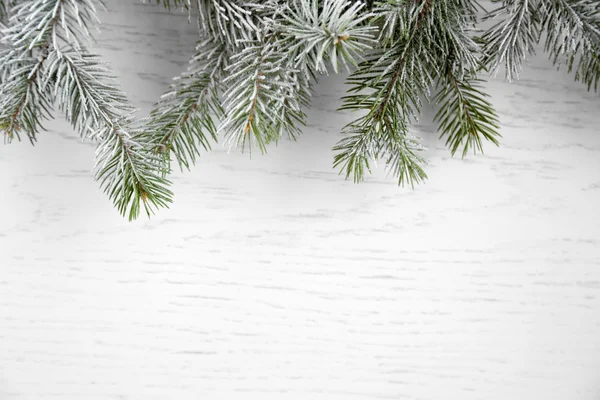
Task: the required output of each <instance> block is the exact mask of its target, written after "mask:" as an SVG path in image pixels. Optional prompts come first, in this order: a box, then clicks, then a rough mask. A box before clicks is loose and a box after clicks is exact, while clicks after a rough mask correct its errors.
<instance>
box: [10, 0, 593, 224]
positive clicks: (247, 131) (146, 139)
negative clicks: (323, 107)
mask: <svg viewBox="0 0 600 400" xmlns="http://www.w3.org/2000/svg"><path fill="white" fill-rule="evenodd" d="M155 3H157V4H159V5H161V6H163V7H165V8H167V9H179V10H183V11H184V12H186V13H188V16H189V19H190V20H192V19H195V20H196V21H197V25H198V31H199V39H198V42H197V47H196V53H195V54H194V56H193V57H192V58H191V60H190V68H189V70H188V71H186V72H185V73H183V74H182V75H181V76H178V77H177V78H175V81H174V83H173V85H172V86H171V88H170V90H169V92H168V93H166V94H165V95H163V96H162V98H161V99H160V101H159V102H158V103H157V104H156V106H155V108H154V109H153V110H152V112H151V113H150V115H149V116H148V117H147V118H144V119H141V120H140V119H135V118H134V117H133V112H134V111H135V108H134V107H133V105H132V104H131V103H130V102H129V101H128V100H127V98H126V96H125V95H124V94H123V92H122V91H121V90H120V89H119V87H118V85H117V84H116V83H115V81H116V79H115V76H114V74H113V73H112V72H111V71H110V70H109V69H107V67H106V66H105V63H104V62H103V61H102V60H101V58H100V57H99V56H98V55H96V54H94V53H92V52H91V51H90V49H89V45H90V42H91V39H92V37H91V34H90V31H91V30H92V28H96V26H97V25H98V24H99V20H98V18H97V9H98V8H103V7H105V5H104V4H103V2H102V0H0V132H2V134H3V136H4V140H5V142H10V141H11V140H13V139H14V138H17V139H19V140H20V138H21V136H27V138H28V139H29V140H30V141H31V142H32V143H34V142H35V141H36V140H37V134H38V132H39V131H41V130H44V128H43V122H44V121H45V120H47V119H49V118H51V117H52V111H53V109H58V110H60V111H61V112H62V113H63V114H64V115H65V117H66V119H67V120H68V121H69V122H70V123H71V124H72V125H73V127H74V128H75V129H76V130H77V131H78V132H79V135H80V137H81V138H82V139H89V140H93V141H95V142H96V143H97V151H96V166H95V173H96V178H97V180H98V181H99V182H100V185H101V187H102V188H103V190H104V191H106V193H107V194H108V195H109V197H110V199H111V200H112V201H113V202H114V204H115V206H116V208H117V209H118V210H119V211H120V213H121V214H123V215H125V216H127V217H128V218H129V219H130V220H131V219H135V218H137V217H138V216H139V214H140V212H141V211H142V209H143V210H144V211H145V213H147V214H148V215H150V214H151V213H153V212H154V211H155V210H156V209H157V208H160V207H165V206H168V205H169V203H170V202H171V201H172V192H171V191H170V189H169V186H170V182H169V180H168V179H167V177H168V175H169V173H170V172H171V161H172V160H176V162H177V164H178V165H179V167H180V168H182V169H189V168H191V167H192V166H193V165H194V163H195V162H196V160H197V159H198V157H199V156H200V155H201V154H202V152H204V151H209V150H210V148H211V145H212V144H213V143H215V142H216V141H217V139H218V138H219V137H222V138H223V139H224V140H225V141H226V142H227V143H229V144H230V145H231V146H234V147H237V148H240V149H242V150H244V149H248V150H249V151H252V149H258V151H260V152H265V151H266V148H267V146H268V145H269V144H270V143H272V142H277V141H278V140H279V139H280V138H282V137H287V138H291V139H294V138H295V137H296V136H297V135H298V134H299V133H300V132H301V129H302V126H303V125H304V124H305V123H306V114H305V110H306V108H307V107H308V106H309V104H310V97H311V93H312V88H313V85H314V84H315V82H316V80H317V79H318V78H319V76H321V75H327V74H329V73H339V72H341V71H348V72H349V73H350V75H349V77H348V79H347V81H348V82H347V83H349V85H350V88H349V90H348V93H347V95H346V96H345V97H343V102H342V107H341V109H343V110H351V111H356V115H357V117H356V119H355V120H354V121H352V122H351V123H349V124H348V125H346V126H345V127H344V128H343V130H342V134H343V137H342V139H341V140H340V141H339V143H338V144H337V145H336V146H335V147H334V151H335V155H334V166H335V167H336V168H337V169H339V170H340V172H341V173H342V174H344V175H345V176H346V178H349V177H351V178H352V179H354V181H356V182H359V181H361V180H362V179H363V178H364V176H365V174H366V173H367V172H369V171H370V165H371V163H373V162H375V161H377V160H383V161H384V162H385V164H386V166H387V167H388V168H389V169H390V170H391V171H392V172H393V174H394V175H395V176H396V177H397V179H398V183H399V184H400V185H404V184H409V185H411V186H413V185H414V184H417V183H419V182H421V181H422V180H424V179H425V178H426V174H425V171H424V169H423V165H424V164H425V159H424V158H423V155H422V154H423V150H424V148H423V146H422V145H421V143H420V139H419V138H418V137H416V136H414V135H412V134H411V132H410V125H411V124H412V123H414V122H415V121H416V120H417V118H418V116H419V114H420V111H421V108H422V103H423V101H426V102H430V103H432V104H433V105H435V107H436V108H437V114H436V116H435V121H437V123H438V125H439V131H440V134H441V137H444V138H445V139H446V144H447V146H448V147H449V148H450V151H451V153H452V154H453V155H454V154H455V153H457V152H458V153H460V154H461V155H462V156H463V157H464V156H465V155H466V154H467V153H468V152H469V151H470V150H472V151H474V152H475V153H476V152H482V151H483V150H482V149H483V141H484V140H487V141H490V142H492V143H494V144H496V145H497V144H498V140H499V138H500V134H499V132H498V130H499V122H498V117H497V115H496V112H495V110H494V108H493V106H492V104H491V102H490V99H489V96H488V95H487V94H486V93H485V92H484V91H483V89H482V87H483V85H482V83H483V82H484V78H483V77H482V76H486V75H487V76H489V75H490V74H494V73H495V72H496V71H498V69H499V68H503V69H504V71H505V75H506V79H507V80H508V81H510V80H513V79H516V78H518V74H519V71H521V69H522V66H523V63H524V62H525V61H526V59H527V57H528V56H529V55H531V54H533V53H534V49H535V48H536V46H537V45H538V44H539V43H542V44H543V49H544V51H545V52H546V53H548V55H549V56H550V59H551V61H552V62H553V63H554V65H556V66H557V67H558V66H561V65H565V66H566V69H567V70H568V72H573V73H574V76H575V79H576V80H578V81H581V82H583V83H584V84H585V85H586V86H587V89H588V90H592V89H593V90H594V91H597V89H598V80H599V79H600V2H599V1H597V0H494V1H492V7H494V8H493V9H492V10H489V11H488V10H486V9H484V8H483V7H482V6H481V5H480V4H478V3H477V2H476V1H475V0H382V1H368V0H362V1H352V0H264V1H260V0H254V1H252V0H157V1H156V2H155ZM487 20H490V22H488V23H487V24H488V25H489V26H490V27H489V28H487V29H483V28H481V24H482V23H484V22H485V21H487Z"/></svg>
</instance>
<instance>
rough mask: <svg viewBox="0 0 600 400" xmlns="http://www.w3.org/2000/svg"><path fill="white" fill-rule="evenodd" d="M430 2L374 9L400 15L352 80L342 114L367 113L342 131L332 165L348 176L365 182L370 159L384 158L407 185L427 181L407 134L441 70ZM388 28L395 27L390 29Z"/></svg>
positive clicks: (391, 3) (416, 147) (417, 147)
mask: <svg viewBox="0 0 600 400" xmlns="http://www.w3.org/2000/svg"><path fill="white" fill-rule="evenodd" d="M430 7H431V4H430V3H429V1H423V2H419V3H417V4H414V5H411V6H408V7H407V6H404V5H401V4H400V2H396V1H388V2H386V3H385V4H383V5H381V6H380V7H377V8H376V9H375V10H374V13H375V15H376V18H381V17H382V15H384V14H387V13H395V14H396V13H398V15H399V16H398V18H397V19H398V23H397V24H396V23H395V25H394V28H391V26H390V27H388V28H385V29H382V31H381V37H382V39H383V40H382V41H381V43H382V44H383V46H384V47H382V48H381V49H379V51H378V52H376V53H374V54H373V55H371V56H370V57H369V58H368V59H367V60H365V61H364V62H363V63H361V64H360V65H359V68H358V69H357V70H356V71H355V72H354V73H353V74H352V75H351V76H350V78H349V79H348V82H349V83H350V84H351V85H352V87H351V89H349V92H350V93H356V94H351V95H349V96H345V97H344V98H343V100H344V103H343V104H342V107H341V108H340V109H341V110H351V111H361V110H362V111H363V112H366V113H367V114H366V115H365V116H363V117H361V118H359V119H357V120H355V121H353V122H351V123H350V124H348V125H346V126H345V127H344V128H343V130H342V133H343V134H344V135H346V136H348V138H346V139H343V140H342V141H340V142H339V143H338V144H337V145H336V146H335V147H334V151H337V152H338V153H337V154H336V156H335V158H334V167H342V171H345V175H346V177H349V175H351V174H352V175H354V181H355V182H359V181H361V180H362V179H364V175H363V174H364V172H365V171H368V170H369V164H368V162H367V160H369V159H372V160H376V159H379V158H383V159H385V160H386V165H387V166H388V168H390V170H391V171H392V172H393V173H394V175H395V176H396V177H397V178H398V183H399V184H400V185H403V184H405V183H409V184H411V185H414V184H415V183H418V182H420V181H421V180H423V179H424V178H425V177H426V175H425V173H424V171H423V169H422V167H421V165H420V164H421V163H423V162H424V160H423V158H422V157H420V156H419V155H418V154H417V152H418V151H421V150H423V148H422V147H421V146H420V145H418V141H417V138H415V137H413V136H411V135H410V134H409V133H408V124H409V123H410V121H412V120H417V118H418V115H419V114H420V110H421V105H422V104H421V96H422V95H428V93H429V91H430V88H431V87H432V86H433V84H434V79H435V78H434V76H435V73H436V70H437V67H436V61H437V60H436V57H435V54H433V53H432V52H431V48H432V46H431V43H430V40H431V35H429V34H428V31H429V30H430V29H431V26H432V24H431V22H432V19H431V16H430V15H429V11H430ZM390 29H393V31H391V30H390Z"/></svg>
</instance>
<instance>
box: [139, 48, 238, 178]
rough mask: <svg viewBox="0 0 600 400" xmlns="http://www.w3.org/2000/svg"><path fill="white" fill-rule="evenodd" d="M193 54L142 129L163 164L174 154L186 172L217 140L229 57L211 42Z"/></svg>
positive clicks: (227, 51)
mask: <svg viewBox="0 0 600 400" xmlns="http://www.w3.org/2000/svg"><path fill="white" fill-rule="evenodd" d="M196 51H197V54H196V55H195V56H194V57H193V58H192V59H191V60H190V68H189V70H188V71H187V72H186V73H185V74H182V75H181V76H179V77H177V78H176V79H175V82H174V84H173V85H171V88H170V91H169V92H167V93H165V94H164V95H163V96H162V98H161V101H160V102H159V103H158V104H157V105H156V107H155V108H154V109H153V110H152V112H151V113H150V118H149V119H148V120H147V121H146V123H145V127H144V135H145V136H147V138H148V139H147V140H148V142H149V143H151V145H152V146H153V147H154V148H155V151H156V152H157V153H159V154H162V155H163V156H164V158H165V161H166V162H170V158H171V157H170V156H171V154H173V155H174V156H175V158H176V159H177V162H178V164H179V166H180V168H184V167H185V168H186V169H190V168H191V166H192V165H193V164H194V163H195V162H196V159H197V158H198V157H199V156H200V154H201V151H208V150H210V149H211V144H210V143H211V140H213V141H216V140H217V126H216V125H217V122H216V119H217V118H219V117H220V116H222V114H223V110H222V105H221V100H220V98H219V91H220V90H221V86H222V80H223V74H224V72H225V68H226V66H227V65H228V63H229V55H230V54H229V50H228V49H227V47H226V46H225V45H223V44H220V43H215V42H214V40H213V39H210V38H209V39H205V40H202V41H200V42H199V43H198V45H197V47H196Z"/></svg>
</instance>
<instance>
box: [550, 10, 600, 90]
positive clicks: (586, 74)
mask: <svg viewBox="0 0 600 400" xmlns="http://www.w3.org/2000/svg"><path fill="white" fill-rule="evenodd" d="M540 9H541V10H540V14H541V15H543V16H544V19H543V21H542V26H543V27H544V29H545V31H546V32H547V33H546V40H545V42H544V50H545V51H546V52H547V53H549V54H550V57H551V59H552V62H553V63H554V64H555V65H558V66H560V64H561V62H563V61H564V62H565V63H566V64H567V69H568V72H572V71H573V70H574V71H575V79H576V80H580V81H582V82H583V83H584V84H585V85H586V86H587V89H588V90H590V89H591V88H592V87H593V88H594V90H595V91H597V90H598V81H599V80H600V5H599V3H598V2H597V1H594V0H543V1H541V2H540Z"/></svg>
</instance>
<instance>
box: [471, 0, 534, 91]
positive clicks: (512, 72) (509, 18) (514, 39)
mask: <svg viewBox="0 0 600 400" xmlns="http://www.w3.org/2000/svg"><path fill="white" fill-rule="evenodd" d="M536 2H537V0H506V1H503V4H502V6H501V7H499V8H497V9H495V10H493V11H492V12H490V13H489V14H488V15H486V17H485V19H494V18H497V17H502V16H506V19H504V20H502V21H499V22H497V23H496V24H494V25H493V26H492V27H491V28H489V29H488V30H487V31H486V32H485V34H484V35H483V37H482V39H483V41H484V42H485V45H484V48H483V53H484V55H485V58H484V60H483V63H484V64H485V65H487V66H488V67H489V69H490V70H491V71H493V72H497V71H498V68H499V66H500V65H504V68H505V74H506V79H507V80H508V81H511V80H513V79H516V78H518V76H519V72H520V71H521V69H522V67H523V63H524V62H525V61H526V60H527V57H528V56H529V55H533V54H535V46H536V44H537V43H538V42H539V40H540V35H541V33H542V26H541V21H540V18H541V16H540V13H539V9H538V7H537V4H536Z"/></svg>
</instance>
